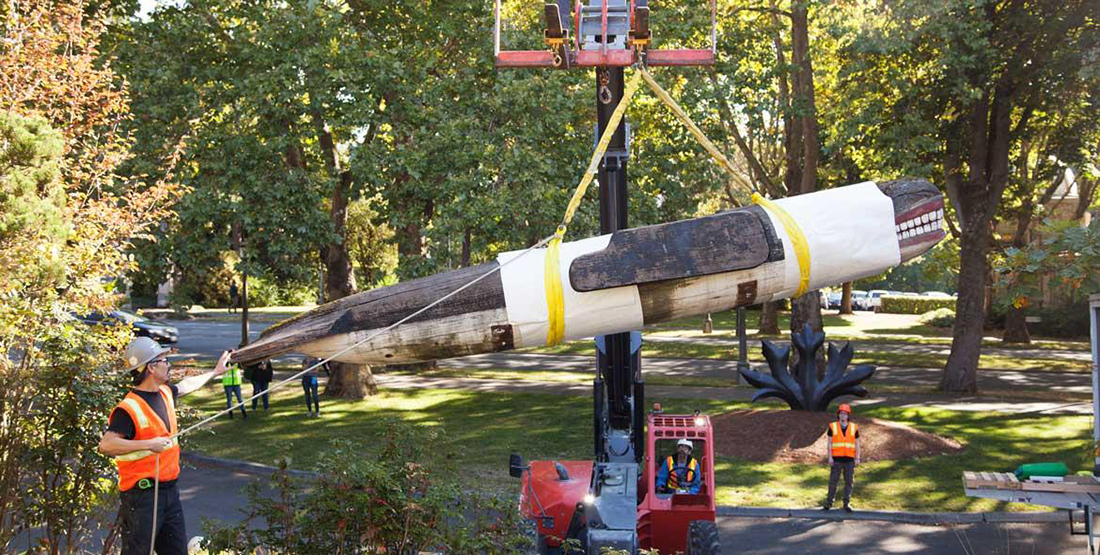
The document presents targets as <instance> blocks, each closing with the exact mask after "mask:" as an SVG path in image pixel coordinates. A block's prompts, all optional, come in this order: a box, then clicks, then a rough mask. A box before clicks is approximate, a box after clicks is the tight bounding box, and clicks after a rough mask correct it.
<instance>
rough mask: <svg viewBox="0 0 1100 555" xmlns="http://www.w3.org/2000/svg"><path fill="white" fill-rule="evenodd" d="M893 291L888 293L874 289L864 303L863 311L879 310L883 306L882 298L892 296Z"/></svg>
mask: <svg viewBox="0 0 1100 555" xmlns="http://www.w3.org/2000/svg"><path fill="white" fill-rule="evenodd" d="M892 293H894V292H893V291H887V290H885V289H872V290H871V291H870V292H868V293H867V297H866V298H865V299H864V301H863V305H864V308H863V310H877V309H878V307H880V306H882V296H883V295H890V294H892Z"/></svg>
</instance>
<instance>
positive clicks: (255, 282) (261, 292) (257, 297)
mask: <svg viewBox="0 0 1100 555" xmlns="http://www.w3.org/2000/svg"><path fill="white" fill-rule="evenodd" d="M316 300H317V291H316V290H314V288H313V287H312V286H311V285H309V284H305V285H303V284H296V283H289V284H285V285H278V284H276V283H274V282H272V281H270V280H267V279H263V278H258V277H249V278H248V306H254V307H261V306H299V305H304V304H309V303H313V302H316Z"/></svg>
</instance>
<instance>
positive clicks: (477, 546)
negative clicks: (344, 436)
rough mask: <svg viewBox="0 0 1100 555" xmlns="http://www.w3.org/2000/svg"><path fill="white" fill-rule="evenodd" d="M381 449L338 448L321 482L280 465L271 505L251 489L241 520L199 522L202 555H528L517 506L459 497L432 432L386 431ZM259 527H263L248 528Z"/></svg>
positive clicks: (394, 426) (395, 427)
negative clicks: (424, 554)
mask: <svg viewBox="0 0 1100 555" xmlns="http://www.w3.org/2000/svg"><path fill="white" fill-rule="evenodd" d="M389 426H390V428H389V430H390V431H389V433H388V434H387V436H388V439H387V441H386V442H385V444H384V445H383V447H382V448H381V449H380V450H377V451H376V452H371V451H372V450H371V446H369V445H365V444H359V443H355V442H351V441H346V440H343V441H338V442H335V447H334V449H333V450H332V452H331V454H330V455H329V457H327V458H326V461H327V462H326V467H325V469H324V470H323V473H322V475H321V477H320V478H319V479H318V480H317V481H316V482H312V483H308V484H306V483H303V482H301V481H299V480H296V479H294V478H292V477H291V476H290V474H289V472H288V470H287V467H288V465H289V461H288V460H286V459H283V460H281V461H279V464H278V466H279V469H278V470H277V471H276V472H275V474H274V477H273V479H272V480H271V483H272V484H273V485H274V488H275V489H276V494H275V495H274V497H271V496H265V495H263V492H262V491H261V490H260V487H259V485H257V484H255V483H253V484H251V485H250V486H248V489H247V490H246V491H247V495H248V507H247V509H246V514H247V518H246V520H245V521H244V522H242V523H240V524H237V525H235V526H228V527H226V526H223V525H221V524H220V523H216V522H212V521H206V522H205V526H204V528H205V532H206V534H207V539H206V540H205V541H204V547H205V548H206V549H207V550H208V552H209V553H227V552H228V553H255V552H266V553H296V554H302V555H309V554H318V555H322V554H324V555H328V554H331V553H383V552H384V553H418V552H421V551H423V550H429V551H438V550H440V549H444V550H445V551H446V552H447V553H457V554H465V553H469V554H474V553H525V552H526V551H527V550H528V548H529V547H530V546H529V543H530V539H529V537H528V536H527V534H526V533H525V532H524V530H525V528H526V522H525V520H524V519H523V518H522V516H521V515H520V513H519V511H518V508H517V504H516V502H515V499H502V498H497V497H486V496H482V495H479V494H471V493H470V492H463V491H462V490H461V489H460V488H459V487H458V485H457V483H456V482H455V481H454V480H453V479H452V478H451V475H452V474H451V473H450V472H449V471H448V469H447V468H446V466H445V461H446V460H447V457H446V456H440V454H439V453H436V452H435V451H434V447H433V446H434V445H438V441H436V440H437V436H436V435H435V432H434V431H432V430H424V429H421V428H414V427H412V426H409V425H407V424H403V423H391V424H390V425H389ZM259 523H264V526H265V527H264V528H258V527H254V524H259Z"/></svg>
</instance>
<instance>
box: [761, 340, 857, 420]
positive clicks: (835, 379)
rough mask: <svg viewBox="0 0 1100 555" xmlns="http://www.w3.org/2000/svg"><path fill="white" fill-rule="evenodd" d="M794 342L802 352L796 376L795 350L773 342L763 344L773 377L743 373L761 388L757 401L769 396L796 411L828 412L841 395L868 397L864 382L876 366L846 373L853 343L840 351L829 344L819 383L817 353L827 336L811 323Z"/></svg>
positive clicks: (799, 356) (847, 344)
mask: <svg viewBox="0 0 1100 555" xmlns="http://www.w3.org/2000/svg"><path fill="white" fill-rule="evenodd" d="M791 342H792V343H793V344H794V346H795V347H796V348H797V349H798V363H797V364H796V365H795V368H794V375H791V373H790V372H789V371H788V370H787V367H788V362H789V361H790V356H791V348H790V347H777V346H775V345H773V344H772V343H771V342H769V341H763V342H762V343H763V346H764V358H766V359H767V360H768V366H769V367H770V368H771V375H770V376H768V375H766V374H762V373H760V372H755V371H753V370H741V375H742V376H744V377H745V380H747V381H748V382H749V383H750V384H752V385H753V386H754V387H756V388H758V391H757V392H756V395H753V397H752V400H753V401H754V402H755V401H756V400H757V399H763V398H765V397H778V398H780V399H783V400H784V401H786V402H787V404H788V405H789V406H790V407H791V409H792V410H812V411H826V410H828V409H829V402H830V401H832V400H833V399H835V398H837V397H840V396H841V395H855V396H856V397H866V396H867V389H866V388H864V387H863V386H862V385H860V383H861V382H863V380H866V379H867V378H870V377H871V375H872V374H874V373H875V367H874V366H871V365H869V364H863V365H860V366H857V367H855V368H853V369H852V371H851V372H845V370H846V369H847V368H848V364H849V363H850V362H852V355H853V354H854V351H853V350H852V345H851V343H845V344H844V348H842V349H840V350H839V351H838V350H837V348H836V346H835V345H833V344H832V343H830V344H829V357H828V358H829V361H828V364H826V365H825V376H824V378H823V379H822V380H818V378H817V364H816V362H815V361H816V358H817V357H816V354H817V350H818V349H820V348H821V345H823V344H824V343H825V334H824V333H822V332H815V331H814V330H813V329H812V328H811V327H810V325H809V324H807V325H806V326H805V327H804V328H802V331H801V332H798V333H792V334H791Z"/></svg>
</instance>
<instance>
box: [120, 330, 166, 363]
mask: <svg viewBox="0 0 1100 555" xmlns="http://www.w3.org/2000/svg"><path fill="white" fill-rule="evenodd" d="M171 350H172V349H169V348H168V347H161V346H160V343H157V342H156V341H153V340H152V339H150V338H148V337H136V338H134V340H133V341H131V342H130V344H129V345H127V346H126V351H125V352H123V354H122V358H123V360H125V361H126V370H127V371H129V370H136V369H138V368H140V367H142V366H144V365H145V364H148V363H149V361H151V360H153V359H154V358H157V357H158V356H160V355H162V354H164V353H167V352H168V351H171Z"/></svg>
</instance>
